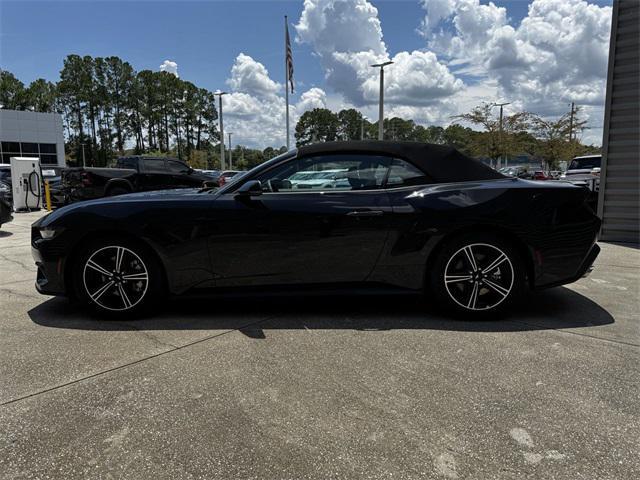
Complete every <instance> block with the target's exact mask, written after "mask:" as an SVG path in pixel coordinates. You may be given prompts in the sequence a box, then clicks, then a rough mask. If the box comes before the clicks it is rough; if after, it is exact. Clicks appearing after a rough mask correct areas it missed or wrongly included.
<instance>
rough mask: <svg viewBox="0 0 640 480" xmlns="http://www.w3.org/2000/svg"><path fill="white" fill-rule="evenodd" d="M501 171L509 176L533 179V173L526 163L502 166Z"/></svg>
mask: <svg viewBox="0 0 640 480" xmlns="http://www.w3.org/2000/svg"><path fill="white" fill-rule="evenodd" d="M499 171H500V173H502V174H503V175H506V176H508V177H517V178H528V179H531V178H532V177H533V174H532V173H531V172H530V171H529V167H528V166H525V165H517V166H514V167H502V168H501V169H500V170H499Z"/></svg>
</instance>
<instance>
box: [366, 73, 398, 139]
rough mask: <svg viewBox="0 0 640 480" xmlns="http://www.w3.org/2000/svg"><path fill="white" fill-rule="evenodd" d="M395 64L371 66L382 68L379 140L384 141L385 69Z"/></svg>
mask: <svg viewBox="0 0 640 480" xmlns="http://www.w3.org/2000/svg"><path fill="white" fill-rule="evenodd" d="M392 63H393V62H391V61H389V62H384V63H376V64H375V65H371V66H372V67H374V68H378V67H379V68H380V105H379V113H378V140H384V67H386V66H387V65H391V64H392Z"/></svg>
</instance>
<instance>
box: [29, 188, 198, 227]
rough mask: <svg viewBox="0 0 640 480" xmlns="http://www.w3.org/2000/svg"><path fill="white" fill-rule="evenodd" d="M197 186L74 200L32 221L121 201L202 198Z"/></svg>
mask: <svg viewBox="0 0 640 480" xmlns="http://www.w3.org/2000/svg"><path fill="white" fill-rule="evenodd" d="M199 191H200V189H198V188H175V189H171V190H154V191H151V192H137V193H129V194H126V195H118V196H115V197H106V198H98V199H95V200H86V201H83V202H75V203H72V204H71V205H67V206H64V207H62V208H58V209H56V210H54V211H53V212H52V213H50V214H49V215H46V216H45V217H42V219H41V220H42V221H38V222H36V223H34V225H36V224H37V225H50V224H51V223H52V222H55V221H56V220H57V219H59V218H61V217H63V216H65V215H67V214H70V213H72V212H78V211H81V210H86V209H90V210H93V211H98V210H99V209H100V208H102V207H104V208H108V207H110V206H115V205H121V204H123V203H132V204H134V203H143V202H149V201H153V202H158V201H160V202H162V201H176V200H183V199H184V200H189V199H192V198H202V195H205V194H204V193H198V192H199Z"/></svg>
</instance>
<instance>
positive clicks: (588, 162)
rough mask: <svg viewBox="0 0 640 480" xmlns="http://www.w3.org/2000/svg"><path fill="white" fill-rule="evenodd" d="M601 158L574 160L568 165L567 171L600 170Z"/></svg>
mask: <svg viewBox="0 0 640 480" xmlns="http://www.w3.org/2000/svg"><path fill="white" fill-rule="evenodd" d="M601 160H602V157H585V158H574V159H573V160H572V161H571V165H569V170H587V169H591V168H600V162H601Z"/></svg>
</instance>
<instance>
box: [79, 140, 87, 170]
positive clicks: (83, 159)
mask: <svg viewBox="0 0 640 480" xmlns="http://www.w3.org/2000/svg"><path fill="white" fill-rule="evenodd" d="M80 145H81V146H82V166H83V167H86V166H87V164H86V162H85V158H84V146H85V144H84V143H81V144H80Z"/></svg>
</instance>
